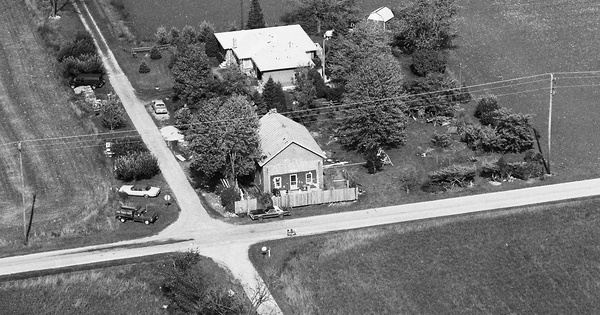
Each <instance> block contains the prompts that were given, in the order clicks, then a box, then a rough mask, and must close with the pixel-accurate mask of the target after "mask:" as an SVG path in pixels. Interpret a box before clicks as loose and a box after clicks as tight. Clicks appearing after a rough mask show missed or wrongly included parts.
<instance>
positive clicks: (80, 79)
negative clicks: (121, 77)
mask: <svg viewBox="0 0 600 315" xmlns="http://www.w3.org/2000/svg"><path fill="white" fill-rule="evenodd" d="M84 85H89V86H91V87H92V89H96V88H98V89H99V88H101V87H102V86H104V77H103V75H102V73H80V74H78V75H77V76H76V77H74V78H73V79H72V80H71V88H76V87H78V86H84Z"/></svg>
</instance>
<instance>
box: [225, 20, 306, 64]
mask: <svg viewBox="0 0 600 315" xmlns="http://www.w3.org/2000/svg"><path fill="white" fill-rule="evenodd" d="M215 37H216V38H217V40H218V41H219V43H220V44H221V47H223V49H226V50H227V49H231V50H233V52H234V53H235V55H236V56H237V57H238V58H239V59H252V61H254V64H255V65H256V66H257V67H258V69H259V70H260V71H263V72H264V71H269V70H276V69H290V68H296V67H298V66H306V65H309V64H310V65H312V64H313V63H312V60H310V57H309V56H308V55H307V54H306V53H307V52H309V51H316V50H317V47H316V45H315V43H314V42H313V41H312V40H311V39H310V37H308V35H307V34H306V33H305V32H304V30H303V29H302V27H301V26H300V25H286V26H277V27H266V28H258V29H252V30H241V31H233V32H223V33H216V34H215Z"/></svg>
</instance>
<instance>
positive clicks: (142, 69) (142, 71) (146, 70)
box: [138, 60, 150, 73]
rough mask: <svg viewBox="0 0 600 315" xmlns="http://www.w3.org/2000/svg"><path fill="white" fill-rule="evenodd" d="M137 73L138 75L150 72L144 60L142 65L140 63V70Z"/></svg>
mask: <svg viewBox="0 0 600 315" xmlns="http://www.w3.org/2000/svg"><path fill="white" fill-rule="evenodd" d="M138 71H139V72H140V73H148V72H150V67H148V64H147V63H146V61H145V60H142V63H140V69H139V70H138Z"/></svg>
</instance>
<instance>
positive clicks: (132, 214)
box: [115, 206, 158, 225]
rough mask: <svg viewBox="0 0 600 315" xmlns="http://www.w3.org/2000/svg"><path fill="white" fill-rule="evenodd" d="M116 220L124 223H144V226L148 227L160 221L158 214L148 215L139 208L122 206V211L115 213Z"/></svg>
mask: <svg viewBox="0 0 600 315" xmlns="http://www.w3.org/2000/svg"><path fill="white" fill-rule="evenodd" d="M115 218H116V219H117V220H119V221H121V222H122V223H125V222H127V221H133V222H144V224H146V225H148V224H150V223H154V222H156V220H158V214H156V213H155V214H153V215H148V214H146V210H145V209H144V210H142V209H141V207H139V206H138V207H133V206H121V208H120V209H118V210H116V211H115Z"/></svg>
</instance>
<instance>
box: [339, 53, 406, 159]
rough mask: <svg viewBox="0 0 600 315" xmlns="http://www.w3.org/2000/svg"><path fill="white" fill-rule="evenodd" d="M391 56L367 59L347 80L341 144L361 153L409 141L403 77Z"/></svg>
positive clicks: (340, 133) (340, 130) (340, 136)
mask: <svg viewBox="0 0 600 315" xmlns="http://www.w3.org/2000/svg"><path fill="white" fill-rule="evenodd" d="M401 73H402V72H401V68H400V65H399V64H398V62H397V61H396V59H395V58H394V57H392V56H391V55H383V56H378V57H374V58H371V59H368V60H365V62H364V63H363V64H361V65H360V66H359V67H358V68H356V70H355V71H354V72H353V73H352V74H351V75H350V77H349V78H348V82H347V84H346V95H345V102H346V103H353V102H358V103H359V104H358V105H356V106H354V108H353V109H350V110H348V111H346V113H345V117H342V121H341V124H340V126H339V139H340V143H341V144H342V145H344V146H345V147H347V148H349V149H351V150H356V151H358V152H360V153H365V154H366V153H369V152H371V153H372V152H373V151H375V152H377V150H378V149H379V148H383V149H388V148H393V147H397V146H400V145H402V144H404V142H405V141H406V131H405V129H406V116H405V111H406V105H405V104H404V103H403V102H402V101H400V99H399V96H401V95H402V92H401V91H402V89H401V85H402V82H401V81H402V74H401Z"/></svg>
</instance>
